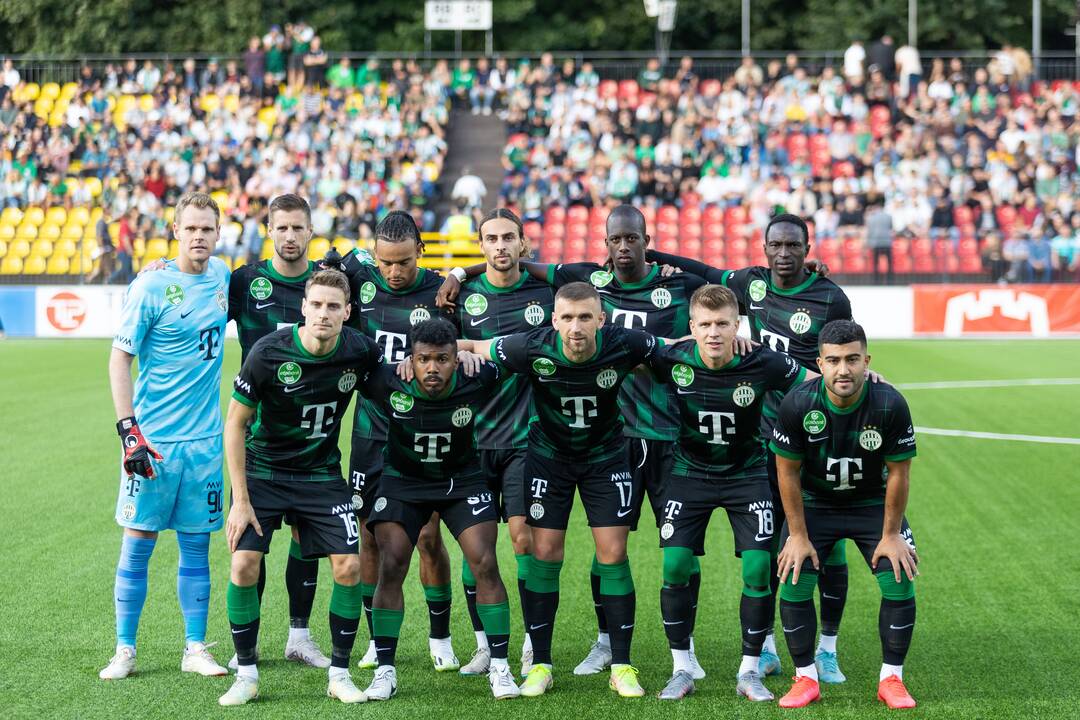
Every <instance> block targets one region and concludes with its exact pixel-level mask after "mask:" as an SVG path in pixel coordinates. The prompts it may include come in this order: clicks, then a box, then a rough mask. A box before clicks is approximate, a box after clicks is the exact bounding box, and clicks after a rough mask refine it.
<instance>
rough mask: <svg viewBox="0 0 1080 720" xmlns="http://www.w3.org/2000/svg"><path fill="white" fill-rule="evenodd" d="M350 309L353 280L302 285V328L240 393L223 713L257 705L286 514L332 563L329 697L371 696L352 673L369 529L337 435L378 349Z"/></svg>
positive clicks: (309, 552)
mask: <svg viewBox="0 0 1080 720" xmlns="http://www.w3.org/2000/svg"><path fill="white" fill-rule="evenodd" d="M349 311H350V305H349V282H348V279H347V278H346V277H345V276H344V275H343V274H342V273H340V272H338V271H336V270H324V271H321V272H318V273H316V274H314V275H312V276H311V277H310V278H309V279H308V280H307V282H306V283H305V288H304V299H303V304H302V312H303V315H304V320H305V322H304V324H303V325H292V326H290V327H286V328H282V329H281V330H276V331H274V332H272V333H270V334H269V335H266V336H265V337H263V339H261V340H259V341H258V342H257V343H255V345H254V347H252V349H251V352H250V353H248V357H247V359H245V360H244V364H243V367H242V368H241V369H240V374H239V375H237V377H236V381H235V382H234V384H233V399H232V402H231V403H230V405H229V417H228V421H227V423H226V426H225V443H226V446H227V448H228V458H229V477H230V479H231V482H232V493H233V501H232V508H231V509H230V510H229V522H228V529H227V534H228V539H229V550H230V551H231V552H232V553H233V557H232V571H231V573H230V582H229V593H228V610H229V624H230V625H231V627H232V636H233V644H234V645H235V646H236V655H237V659H238V662H239V668H238V670H237V675H236V681H235V682H234V683H233V686H232V687H231V688H230V689H229V691H228V692H227V693H225V694H224V695H222V696H221V697H220V698H219V700H218V702H219V703H220V704H222V705H243V704H244V703H247V702H248V701H250V700H254V699H255V698H256V697H258V694H259V691H258V682H259V671H258V669H257V667H256V664H255V663H256V657H255V642H256V639H257V637H258V633H259V614H260V613H259V592H258V588H257V587H256V585H257V582H258V578H259V566H260V563H261V561H262V556H263V555H264V554H265V553H266V552H267V550H269V548H270V539H271V537H272V536H273V533H274V530H275V529H277V528H279V527H280V526H281V521H282V519H283V518H284V517H285V516H286V515H287V516H288V517H289V518H290V522H291V523H292V525H293V528H294V529H295V530H296V531H298V532H299V536H300V537H299V539H300V549H301V554H302V555H303V556H304V557H305V558H309V559H312V558H314V559H317V558H319V557H322V556H324V555H328V556H329V557H330V566H331V568H332V570H333V574H334V590H333V593H332V594H331V596H330V636H331V642H332V643H333V650H332V653H331V654H332V655H333V659H332V660H331V664H330V668H329V671H328V672H329V683H328V685H327V689H326V693H327V695H329V696H330V697H335V698H338V699H339V700H341V701H342V702H344V703H356V702H364V701H365V700H366V699H367V697H366V696H365V695H364V693H363V692H361V691H360V690H359V689H358V688H357V687H356V685H354V684H353V681H352V678H351V677H350V676H349V656H350V654H351V653H352V647H353V642H354V641H355V640H356V630H357V628H358V627H359V625H360V615H361V614H362V612H363V601H362V600H361V597H360V585H359V583H360V556H359V555H358V553H357V550H358V548H357V543H358V542H359V540H360V529H359V525H358V523H357V521H356V515H355V514H354V512H353V507H352V492H351V490H350V489H349V486H348V485H347V484H346V483H345V482H344V480H343V478H342V477H341V451H340V450H339V449H338V436H339V434H340V432H341V418H343V417H344V416H345V411H346V409H347V408H348V407H349V402H350V400H352V393H353V389H354V388H356V386H357V382H358V380H360V382H363V380H362V378H365V377H366V376H367V375H368V373H369V372H370V371H371V370H373V369H374V368H376V367H378V364H379V349H378V347H377V346H376V345H375V343H373V342H372V341H371V340H369V339H368V338H366V337H364V336H363V335H362V334H361V333H359V332H357V331H356V330H353V329H351V328H345V329H342V323H343V322H344V321H345V319H346V318H347V317H348V316H349ZM253 419H254V424H253V425H251V428H250V437H249V438H248V439H247V441H246V443H245V435H246V434H247V432H248V426H249V423H251V421H252V420H253Z"/></svg>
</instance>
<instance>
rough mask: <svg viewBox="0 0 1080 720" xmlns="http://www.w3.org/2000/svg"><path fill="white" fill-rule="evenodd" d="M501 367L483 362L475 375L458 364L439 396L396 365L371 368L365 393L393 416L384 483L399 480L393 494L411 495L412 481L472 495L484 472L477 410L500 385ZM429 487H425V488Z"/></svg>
mask: <svg viewBox="0 0 1080 720" xmlns="http://www.w3.org/2000/svg"><path fill="white" fill-rule="evenodd" d="M502 374H503V373H502V370H501V369H500V368H499V367H498V366H496V365H492V364H491V363H484V364H483V365H482V366H481V367H480V372H479V373H478V374H477V375H476V376H475V377H468V376H467V375H465V372H464V370H463V369H462V368H460V367H459V368H458V370H457V372H455V373H454V376H453V378H451V381H450V385H449V386H448V387H447V388H446V389H445V390H444V391H443V392H442V393H440V394H439V395H438V396H435V397H432V396H430V395H428V394H427V393H426V392H425V391H424V390H423V389H422V388H421V387H420V385H419V383H417V382H416V380H412V381H410V382H405V381H404V380H402V379H401V378H399V377H398V376H397V373H396V372H395V368H394V367H393V366H392V365H386V364H384V365H382V366H380V367H379V368H378V369H377V370H376V371H375V372H373V373H371V376H370V377H369V379H368V382H367V383H366V384H365V385H364V387H363V388H361V392H362V393H363V394H364V396H365V397H367V398H369V399H370V400H371V402H372V403H373V404H375V405H378V406H379V407H380V408H381V409H382V410H383V412H385V413H386V415H387V416H388V417H389V419H390V423H389V431H388V437H387V440H386V446H385V447H384V449H383V460H384V463H385V464H384V467H383V474H382V480H381V482H383V483H385V482H388V481H389V482H391V483H401V484H400V485H395V490H394V493H393V494H394V497H397V498H399V499H403V500H408V499H409V490H410V487H409V486H416V487H415V488H414V489H416V490H418V491H421V490H427V492H425V493H423V495H424V497H428V496H430V485H431V484H433V483H434V484H437V485H439V486H442V485H443V484H446V483H449V484H450V489H449V490H448V493H449V494H448V495H447V497H448V498H453V497H458V495H456V494H454V493H455V492H459V491H460V492H462V493H465V494H466V495H467V494H469V491H470V490H469V489H470V488H472V489H475V487H474V486H475V485H476V483H475V482H471V481H472V480H475V479H477V478H479V477H480V474H481V471H480V464H479V462H477V455H476V415H477V414H478V413H479V411H480V409H481V408H482V407H484V406H485V405H486V404H487V403H488V402H490V400H491V396H492V395H493V394H495V392H496V391H497V390H498V386H499V383H500V380H501V377H502ZM422 486H427V487H422Z"/></svg>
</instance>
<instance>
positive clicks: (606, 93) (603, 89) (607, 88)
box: [597, 80, 619, 99]
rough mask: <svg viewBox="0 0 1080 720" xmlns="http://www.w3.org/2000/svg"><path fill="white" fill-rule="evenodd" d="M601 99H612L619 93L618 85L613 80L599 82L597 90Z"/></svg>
mask: <svg viewBox="0 0 1080 720" xmlns="http://www.w3.org/2000/svg"><path fill="white" fill-rule="evenodd" d="M597 90H598V92H599V93H600V97H602V98H605V99H606V98H613V97H615V96H616V95H618V93H619V83H617V82H615V81H614V80H601V81H600V86H599V88H597Z"/></svg>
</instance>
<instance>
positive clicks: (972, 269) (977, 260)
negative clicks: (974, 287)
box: [960, 255, 983, 273]
mask: <svg viewBox="0 0 1080 720" xmlns="http://www.w3.org/2000/svg"><path fill="white" fill-rule="evenodd" d="M982 271H983V266H982V258H981V257H979V256H978V255H965V256H962V257H961V258H960V272H962V273H981V272H982Z"/></svg>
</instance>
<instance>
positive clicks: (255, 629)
mask: <svg viewBox="0 0 1080 720" xmlns="http://www.w3.org/2000/svg"><path fill="white" fill-rule="evenodd" d="M229 626H230V627H231V628H232V638H233V646H234V647H235V648H236V663H237V664H238V665H254V664H255V645H256V643H258V641H259V618H255V619H254V620H252V621H251V622H249V623H244V624H242V625H241V624H239V623H234V622H230V623H229Z"/></svg>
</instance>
